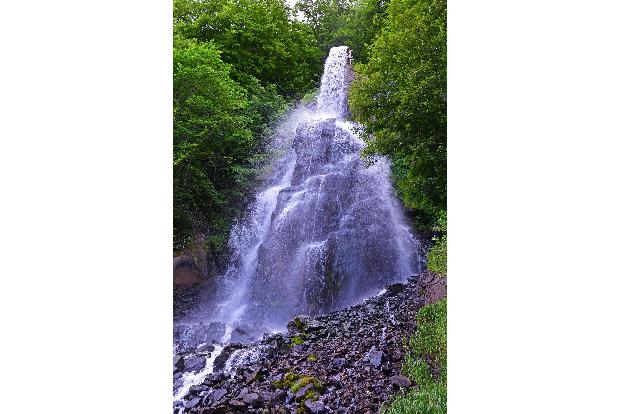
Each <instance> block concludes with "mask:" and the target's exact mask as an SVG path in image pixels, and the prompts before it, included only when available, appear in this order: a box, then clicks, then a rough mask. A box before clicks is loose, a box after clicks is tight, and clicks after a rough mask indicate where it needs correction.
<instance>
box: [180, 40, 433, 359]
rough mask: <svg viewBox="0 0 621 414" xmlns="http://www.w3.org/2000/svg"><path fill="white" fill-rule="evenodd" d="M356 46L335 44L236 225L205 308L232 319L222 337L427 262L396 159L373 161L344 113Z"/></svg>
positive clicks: (319, 309)
mask: <svg viewBox="0 0 621 414" xmlns="http://www.w3.org/2000/svg"><path fill="white" fill-rule="evenodd" d="M348 52H349V50H348V48H347V47H345V46H342V47H335V48H332V49H331V51H330V54H329V56H328V58H327V60H326V63H325V69H324V74H323V77H322V80H321V89H320V93H319V97H318V100H317V108H316V109H315V110H309V109H306V108H300V109H298V110H296V111H294V113H293V114H292V115H291V116H290V118H289V122H288V123H286V126H285V127H283V128H282V129H281V131H280V133H279V134H278V137H279V139H278V140H277V143H276V147H277V150H279V151H280V152H281V154H282V155H281V156H280V157H279V158H277V159H275V161H274V162H273V163H272V164H271V173H270V174H269V175H268V177H267V180H266V186H265V187H264V189H263V190H262V191H260V192H258V193H257V195H256V197H255V200H254V202H253V204H252V205H251V207H250V209H249V211H248V213H247V215H246V216H245V218H244V219H242V220H240V221H239V222H238V223H237V224H236V226H235V227H234V229H233V232H232V235H231V239H230V240H229V247H230V249H231V252H232V253H231V258H230V262H229V266H228V269H227V271H226V273H225V274H224V275H223V276H222V278H221V283H220V286H219V289H218V292H217V295H216V296H217V299H216V303H213V304H210V305H209V306H208V307H207V308H208V309H209V310H208V311H206V313H204V314H200V315H199V316H195V319H200V320H202V321H217V322H224V323H225V324H226V327H227V329H226V333H221V334H222V336H223V337H222V338H221V340H220V341H219V342H221V343H226V342H228V341H230V340H231V330H232V329H233V328H235V331H234V332H233V340H234V341H235V340H236V338H235V335H238V336H239V332H238V331H241V333H242V334H245V335H246V337H245V338H253V337H258V336H260V335H261V334H262V333H265V332H271V331H275V330H280V329H283V328H284V324H285V323H286V322H287V321H288V320H291V319H292V317H293V316H295V315H297V314H301V313H305V314H311V315H312V314H318V313H325V312H329V311H332V310H335V309H338V308H343V307H346V306H349V305H351V304H353V303H356V302H358V301H360V300H362V299H364V298H366V297H368V296H371V295H373V294H376V293H377V292H378V291H380V290H381V289H382V288H384V287H385V286H386V285H388V284H391V283H395V282H398V281H403V280H405V279H407V278H408V277H410V276H412V275H413V274H416V273H417V272H419V271H420V270H421V266H422V262H421V258H420V256H419V251H420V245H419V243H418V241H417V239H416V238H415V237H414V236H413V235H412V233H411V231H410V229H409V226H408V225H407V224H406V222H405V219H404V216H403V213H402V211H401V208H400V206H399V204H398V202H397V201H396V200H395V198H394V196H393V194H392V187H391V184H390V181H389V175H390V166H389V163H388V161H387V160H386V159H384V158H378V159H376V160H375V161H374V163H373V164H372V165H371V166H366V165H365V164H364V162H363V161H362V160H361V158H360V151H361V150H362V148H363V147H364V142H363V141H362V140H360V139H359V138H358V137H357V136H356V133H355V131H354V125H353V124H352V123H350V122H347V121H346V120H345V119H344V118H345V116H346V115H347V113H348V110H347V87H348V84H349V82H350V80H351V78H352V72H351V67H350V65H349V55H348ZM292 126H294V127H295V130H294V131H293V130H291V127H292ZM203 326H204V325H203ZM193 329H196V328H193ZM199 336H200V335H199ZM178 337H179V338H181V337H183V335H179V336H178ZM237 339H239V338H237ZM219 350H221V349H216V350H215V351H214V352H212V354H211V355H212V356H211V359H212V361H211V367H213V358H215V357H216V356H217V353H218V351H219ZM214 354H215V356H214ZM238 356H239V355H238ZM208 363H209V361H208ZM206 369H207V370H209V369H210V368H209V364H208V367H207V368H206ZM211 369H213V368H211ZM227 369H230V367H228V366H227Z"/></svg>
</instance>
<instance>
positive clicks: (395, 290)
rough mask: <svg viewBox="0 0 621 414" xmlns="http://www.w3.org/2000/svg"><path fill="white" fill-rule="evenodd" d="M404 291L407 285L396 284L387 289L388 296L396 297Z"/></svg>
mask: <svg viewBox="0 0 621 414" xmlns="http://www.w3.org/2000/svg"><path fill="white" fill-rule="evenodd" d="M404 290H405V285H404V284H403V283H395V284H394V285H390V286H388V287H387V288H386V296H396V295H397V294H399V293H402V292H403V291H404Z"/></svg>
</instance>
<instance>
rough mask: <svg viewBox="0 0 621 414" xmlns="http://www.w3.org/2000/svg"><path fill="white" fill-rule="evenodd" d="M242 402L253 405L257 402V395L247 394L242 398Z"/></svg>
mask: <svg viewBox="0 0 621 414" xmlns="http://www.w3.org/2000/svg"><path fill="white" fill-rule="evenodd" d="M242 400H243V401H244V402H245V403H246V404H250V405H254V404H255V403H257V402H259V394H257V393H256V392H251V393H248V394H246V395H244V396H243V397H242Z"/></svg>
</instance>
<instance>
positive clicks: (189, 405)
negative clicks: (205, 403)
mask: <svg viewBox="0 0 621 414" xmlns="http://www.w3.org/2000/svg"><path fill="white" fill-rule="evenodd" d="M199 402H201V398H200V397H196V398H192V399H191V400H190V401H188V402H186V403H185V407H186V408H192V407H194V406H195V405H197V404H198V403H199Z"/></svg>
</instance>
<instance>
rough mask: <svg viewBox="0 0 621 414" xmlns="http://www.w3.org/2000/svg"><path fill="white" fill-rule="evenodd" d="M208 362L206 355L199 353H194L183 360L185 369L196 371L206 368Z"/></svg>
mask: <svg viewBox="0 0 621 414" xmlns="http://www.w3.org/2000/svg"><path fill="white" fill-rule="evenodd" d="M206 362H207V360H206V359H205V357H202V356H198V355H192V356H189V357H187V358H185V360H184V361H183V364H184V366H185V371H188V372H196V371H202V370H203V368H205V364H206Z"/></svg>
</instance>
